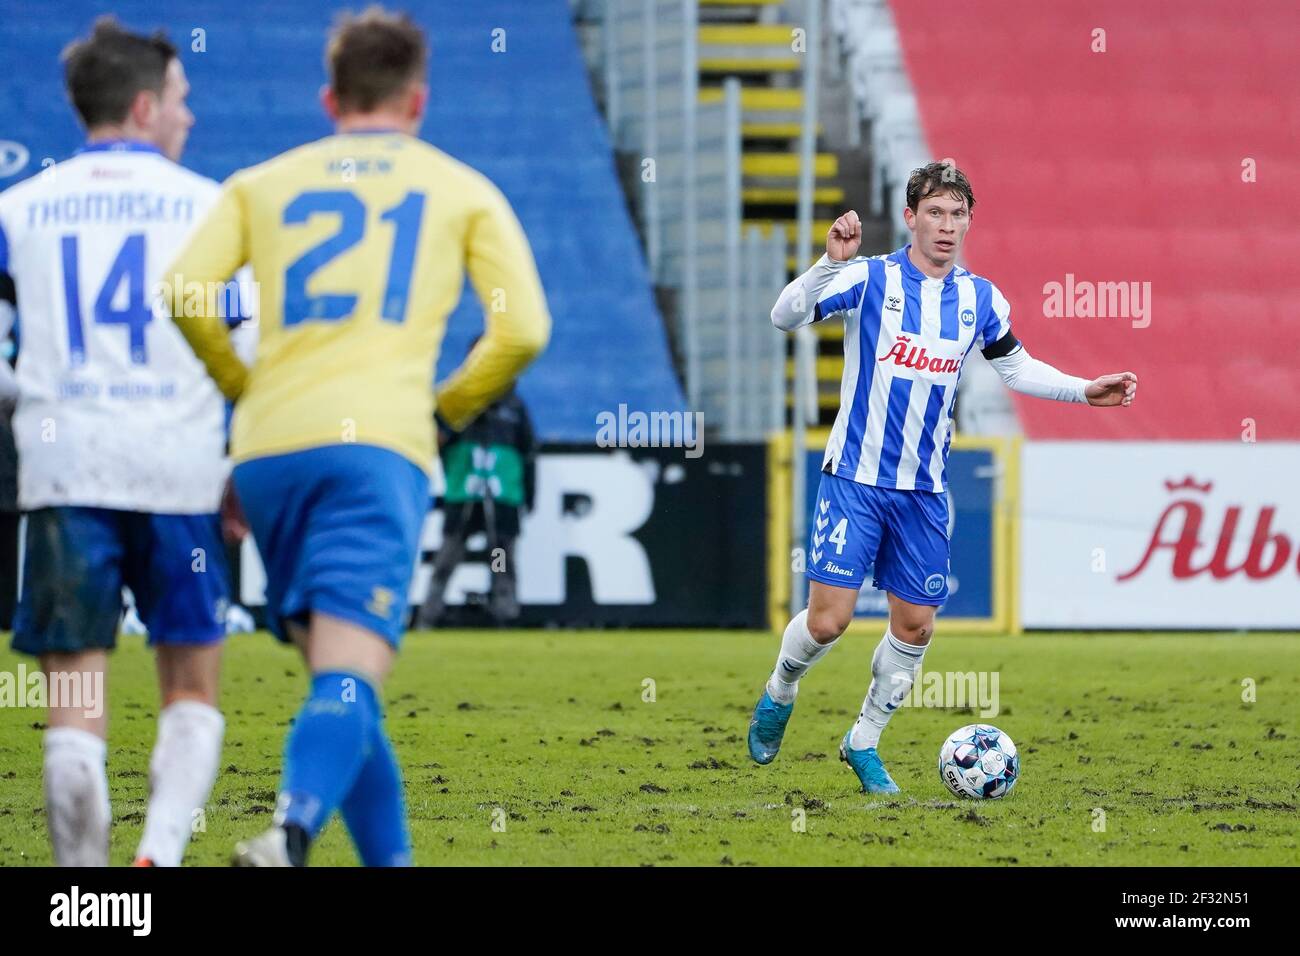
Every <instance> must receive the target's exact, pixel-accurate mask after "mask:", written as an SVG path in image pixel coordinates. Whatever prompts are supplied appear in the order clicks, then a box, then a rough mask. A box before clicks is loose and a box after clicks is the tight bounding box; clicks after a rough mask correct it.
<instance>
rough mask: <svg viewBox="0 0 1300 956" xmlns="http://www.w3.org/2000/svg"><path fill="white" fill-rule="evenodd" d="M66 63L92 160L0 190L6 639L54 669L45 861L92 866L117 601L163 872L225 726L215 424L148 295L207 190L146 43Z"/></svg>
mask: <svg viewBox="0 0 1300 956" xmlns="http://www.w3.org/2000/svg"><path fill="white" fill-rule="evenodd" d="M64 67H65V76H66V81H67V87H68V93H69V96H70V98H71V100H72V103H73V105H74V107H75V108H76V111H77V112H78V114H79V115H80V118H81V120H82V122H83V123H84V124H85V127H86V130H87V141H86V146H85V148H84V149H82V150H81V151H80V152H79V153H78V154H77V155H75V156H74V157H72V158H71V159H69V160H67V161H66V162H63V163H59V164H58V165H57V166H54V167H52V168H51V169H49V170H47V171H45V172H44V173H42V174H40V175H38V176H35V177H33V178H31V179H28V180H26V181H25V182H22V183H20V184H18V185H17V186H14V187H13V188H11V189H9V190H7V191H6V192H5V193H3V194H2V195H0V273H7V274H8V275H9V276H10V277H11V278H12V280H13V283H14V288H15V293H16V300H17V316H18V322H19V325H20V332H21V337H20V341H21V345H20V353H19V357H18V365H17V370H16V383H15V382H14V381H13V380H12V379H10V381H9V382H8V383H7V384H8V385H9V386H10V387H11V388H12V387H14V386H15V385H16V389H17V392H18V406H17V411H16V412H15V415H14V430H15V433H16V438H17V444H18V451H19V505H20V507H21V509H22V510H23V511H24V512H25V513H26V519H27V530H26V537H25V556H24V564H23V583H22V593H21V596H20V599H19V606H18V611H17V615H16V617H15V622H14V637H13V646H14V649H15V650H18V651H21V652H24V653H27V654H32V655H35V656H36V657H38V658H39V660H40V663H41V667H42V668H43V669H44V671H45V672H46V673H47V674H48V675H50V680H49V688H50V690H49V698H50V699H49V705H50V709H49V721H48V728H47V730H46V731H45V758H44V778H45V802H46V812H47V822H48V825H49V830H50V839H51V842H52V843H53V848H54V858H55V861H56V862H57V863H58V864H60V865H90V866H103V865H107V863H108V846H109V826H110V819H111V811H110V806H109V796H108V780H107V775H106V767H105V759H106V739H107V710H106V707H105V703H104V701H103V699H102V696H100V695H99V694H98V693H97V692H98V691H102V689H103V687H104V678H103V675H104V673H105V670H106V667H107V654H108V651H109V650H111V649H112V648H113V647H114V645H115V643H116V638H117V629H118V622H119V619H120V617H121V613H122V588H123V586H124V585H125V586H127V587H129V588H130V589H131V591H132V593H133V594H134V597H135V604H136V608H137V610H138V611H139V614H140V617H141V619H142V620H143V622H144V624H145V625H146V627H147V628H148V629H149V641H150V643H151V644H152V645H153V646H154V648H155V649H156V651H157V663H158V676H159V683H160V689H161V695H162V708H161V711H160V713H159V716H158V737H157V743H156V745H155V747H154V751H153V755H152V759H151V762H150V768H149V769H150V798H149V809H148V814H147V817H146V821H145V829H144V836H143V838H142V840H141V843H140V847H139V850H138V852H137V856H136V863H137V864H138V865H158V866H177V865H179V864H180V861H181V856H182V854H183V852H184V849H185V846H186V844H187V842H188V840H189V837H190V833H191V831H192V826H193V820H194V816H195V811H196V810H198V809H199V808H201V807H202V806H203V805H204V803H205V802H206V801H207V798H208V795H209V793H210V791H211V789H212V784H213V781H214V779H215V777H216V772H217V765H218V761H219V758H220V755H221V741H222V735H223V733H224V721H223V719H222V716H221V713H220V712H219V711H218V710H217V708H216V702H217V678H218V668H219V662H220V652H221V641H222V638H223V637H224V634H225V628H224V616H225V609H226V606H227V603H228V594H229V578H228V573H227V569H226V565H225V557H224V550H223V542H222V535H221V530H220V522H219V519H218V510H219V504H220V500H221V493H222V487H223V484H224V482H225V479H226V465H225V463H224V446H225V426H224V407H223V403H222V399H221V396H220V395H219V393H218V392H217V389H216V387H215V386H214V385H213V384H212V383H211V381H210V380H209V379H208V378H207V376H206V374H205V373H204V370H203V367H202V365H200V364H199V362H198V361H197V360H196V359H195V358H194V355H193V353H192V352H191V351H190V350H189V348H188V346H186V344H185V342H184V340H183V339H182V338H181V336H180V333H179V332H178V331H177V330H176V327H175V326H174V325H173V323H172V321H171V318H170V316H169V315H168V314H167V313H166V312H165V310H161V309H159V310H157V311H156V310H155V308H154V301H153V291H154V289H155V287H157V286H159V285H160V282H161V281H162V280H164V279H165V277H164V276H163V275H162V271H163V269H164V268H165V266H166V264H167V260H168V259H169V258H170V257H171V256H172V255H173V254H174V253H175V250H176V249H177V248H178V247H179V246H181V245H182V244H183V242H184V240H185V239H186V238H187V237H188V235H189V233H190V231H191V230H192V228H193V227H194V226H195V225H196V224H197V223H198V222H199V221H200V219H201V218H202V217H203V215H204V214H205V213H206V211H207V210H208V208H209V207H210V206H211V205H212V203H213V201H214V200H215V199H216V196H217V193H218V186H217V184H216V183H214V182H212V181H211V180H208V179H205V178H203V177H201V176H198V175H196V174H194V173H192V172H189V171H188V170H185V169H183V168H182V167H180V166H179V165H177V160H178V159H179V158H180V154H181V151H182V149H183V148H184V145H185V140H186V138H187V136H188V135H189V130H190V127H191V126H192V125H193V121H194V118H193V116H192V114H191V113H190V111H189V109H188V108H187V106H186V103H185V98H186V94H187V92H188V83H187V82H186V80H185V73H184V70H183V68H182V66H181V63H180V60H179V59H178V58H177V55H176V50H175V48H174V47H173V46H172V45H171V44H170V43H169V42H167V40H166V39H165V38H163V37H162V36H161V35H160V34H158V35H154V36H152V37H144V36H138V35H134V34H131V33H128V32H126V31H124V30H122V29H121V28H120V27H119V26H117V25H116V24H115V23H114V22H113V21H112V20H111V19H103V20H100V21H99V22H97V23H96V24H95V27H94V30H93V32H92V33H91V35H90V36H89V37H88V38H86V39H84V40H80V41H77V42H76V43H73V44H72V45H71V46H69V47H68V49H67V50H66V51H65V53H64ZM7 331H8V328H7V327H6V328H4V329H0V336H3V334H5V333H7ZM7 371H8V368H7V366H6V367H5V368H4V369H0V375H3V374H4V373H5V372H7ZM5 377H6V378H8V376H5ZM74 687H76V688H78V689H79V690H80V693H79V694H73V693H71V688H74ZM60 689H61V690H60Z"/></svg>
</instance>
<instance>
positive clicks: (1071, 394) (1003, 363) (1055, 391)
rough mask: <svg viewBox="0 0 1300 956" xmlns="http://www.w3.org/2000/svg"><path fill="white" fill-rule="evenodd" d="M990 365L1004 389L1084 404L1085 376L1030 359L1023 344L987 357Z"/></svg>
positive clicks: (1035, 396)
mask: <svg viewBox="0 0 1300 956" xmlns="http://www.w3.org/2000/svg"><path fill="white" fill-rule="evenodd" d="M989 364H990V365H992V366H993V368H994V370H995V371H996V372H997V373H998V375H999V376H1000V377H1001V379H1002V381H1003V382H1004V383H1005V384H1006V386H1007V388H1009V389H1011V390H1012V391H1014V392H1019V393H1020V394H1022V395H1032V396H1033V397H1034V398H1050V399H1052V400H1053V401H1056V402H1077V403H1080V404H1085V405H1086V404H1087V402H1088V398H1087V396H1086V395H1084V391H1083V390H1084V389H1085V388H1086V387H1087V386H1088V381H1089V380H1088V379H1086V378H1079V377H1078V376H1075V375H1066V374H1065V373H1064V372H1062V371H1061V370H1060V369H1058V368H1053V367H1052V366H1051V365H1048V364H1047V363H1046V362H1040V361H1039V360H1038V359H1036V358H1032V357H1031V356H1030V354H1029V353H1028V352H1026V351H1025V347H1024V346H1023V345H1022V346H1020V347H1018V348H1017V349H1016V350H1015V351H1014V352H1012V353H1011V354H1010V355H1004V356H1002V357H1001V358H995V359H990V360H989Z"/></svg>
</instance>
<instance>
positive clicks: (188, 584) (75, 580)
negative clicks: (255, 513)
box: [13, 506, 230, 655]
mask: <svg viewBox="0 0 1300 956" xmlns="http://www.w3.org/2000/svg"><path fill="white" fill-rule="evenodd" d="M26 519H27V530H26V533H25V535H24V538H23V545H24V554H23V586H22V594H21V595H20V597H19V600H18V609H17V611H16V612H15V615H14V637H13V648H14V650H16V651H20V652H22V653H25V654H35V655H41V654H49V653H72V652H75V651H83V650H92V649H102V650H110V649H112V648H113V647H114V646H115V645H116V643H117V629H118V625H119V623H120V620H121V616H122V587H123V585H125V586H126V587H129V588H130V589H131V593H132V594H133V595H134V596H135V606H136V611H137V613H138V614H139V615H140V620H141V621H142V622H143V623H144V625H145V627H147V628H148V629H149V643H150V644H208V643H211V642H213V641H219V640H221V639H222V638H223V637H224V636H225V633H226V627H225V618H226V608H227V607H228V606H229V600H230V575H229V571H228V569H227V567H226V550H225V544H224V542H223V541H222V538H221V522H220V519H219V518H218V516H217V515H216V514H197V515H175V514H147V513H145V512H139V511H119V510H116V509H112V508H83V507H75V506H58V507H51V508H38V509H36V510H35V511H31V512H28V513H27V515H26Z"/></svg>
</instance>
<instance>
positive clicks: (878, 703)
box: [849, 628, 930, 750]
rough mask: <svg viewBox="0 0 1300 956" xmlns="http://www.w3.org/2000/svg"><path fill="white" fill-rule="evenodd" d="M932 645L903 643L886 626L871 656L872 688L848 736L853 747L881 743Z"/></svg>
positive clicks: (860, 748) (864, 746) (858, 748)
mask: <svg viewBox="0 0 1300 956" xmlns="http://www.w3.org/2000/svg"><path fill="white" fill-rule="evenodd" d="M929 646H930V645H929V644H924V645H921V646H919V647H918V646H916V645H914V644H904V643H903V642H902V641H900V640H899V639H898V638H896V637H895V636H894V635H893V633H892V632H891V631H890V630H889V628H885V636H884V637H883V638H881V639H880V643H879V644H878V645H876V652H875V654H873V655H872V657H871V687H870V689H868V690H867V697H866V700H864V701H863V702H862V710H861V712H860V713H859V714H858V719H857V722H856V723H855V724H854V725H853V732H852V733H851V734H850V735H849V746H850V747H852V748H853V749H854V750H864V749H865V748H867V747H875V746H878V745H879V744H880V735H881V733H883V732H884V729H885V725H886V724H887V723H889V718H890V717H893V716H894V711H896V710H897V709H898V708H899V705H901V704H902V702H903V700H904V699H905V698H906V697H907V695H908V692H909V691H911V689H912V682H913V681H914V680H915V679H916V674H917V672H918V671H919V670H920V669H921V658H923V657H925V649H926V648H927V647H929Z"/></svg>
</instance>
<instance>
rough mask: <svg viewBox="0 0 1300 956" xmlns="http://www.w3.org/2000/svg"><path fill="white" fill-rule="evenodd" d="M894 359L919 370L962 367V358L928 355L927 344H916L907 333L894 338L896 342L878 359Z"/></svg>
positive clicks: (948, 371) (951, 370) (938, 370)
mask: <svg viewBox="0 0 1300 956" xmlns="http://www.w3.org/2000/svg"><path fill="white" fill-rule="evenodd" d="M891 358H892V359H893V360H894V364H895V365H901V366H903V367H904V368H913V369H916V370H917V371H918V372H939V373H945V374H946V373H952V372H956V371H957V370H958V369H960V368H961V359H960V358H940V357H939V356H937V355H930V356H927V355H926V354H925V346H924V345H922V346H919V347H918V346H916V345H913V344H912V340H911V339H910V338H909V337H908V336H906V335H900V336H898V337H897V338H896V339H894V344H893V345H891V346H890V347H889V351H888V352H886V353H885V354H884V355H882V356H881V357H880V358H878V359H876V361H877V362H883V361H885V360H886V359H891Z"/></svg>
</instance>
